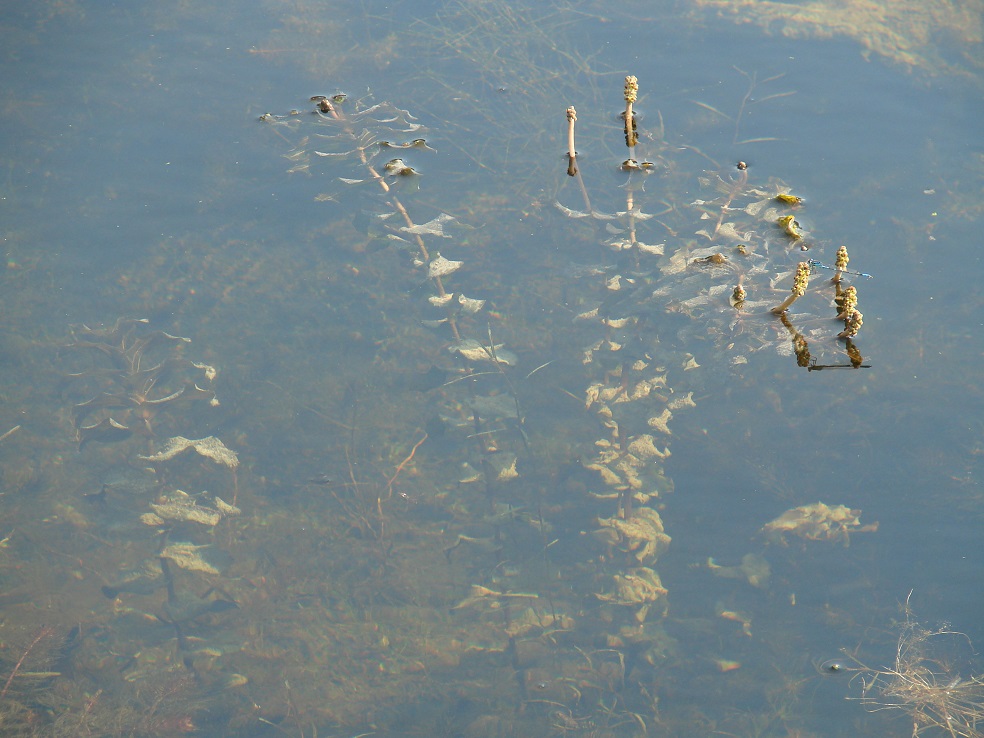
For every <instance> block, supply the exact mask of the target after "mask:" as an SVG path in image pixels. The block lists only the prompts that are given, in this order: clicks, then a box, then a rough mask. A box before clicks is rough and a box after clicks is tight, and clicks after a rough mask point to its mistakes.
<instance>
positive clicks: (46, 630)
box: [0, 625, 55, 700]
mask: <svg viewBox="0 0 984 738" xmlns="http://www.w3.org/2000/svg"><path fill="white" fill-rule="evenodd" d="M54 634H55V629H54V628H52V627H50V626H47V625H44V626H42V627H41V628H40V629H38V632H37V633H35V634H34V638H33V639H32V640H31V642H30V643H28V644H27V647H26V648H25V649H24V650H23V651H22V652H21V655H20V658H18V659H17V663H16V664H14V668H12V669H11V670H10V674H9V676H7V681H6V682H5V683H4V685H3V689H2V690H0V700H2V699H3V698H4V697H6V696H7V693H8V692H9V691H10V685H11V684H13V683H14V679H15V678H16V677H17V674H18V673H19V672H20V671H21V668H22V667H23V666H24V663H25V662H26V661H27V660H28V658H30V657H31V654H32V653H36V652H37V651H38V650H39V646H40V644H41V643H42V642H43V641H44V640H45V639H46V638H50V637H51V636H53V635H54Z"/></svg>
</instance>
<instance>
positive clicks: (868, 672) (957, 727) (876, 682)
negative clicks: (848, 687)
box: [848, 592, 984, 738]
mask: <svg viewBox="0 0 984 738" xmlns="http://www.w3.org/2000/svg"><path fill="white" fill-rule="evenodd" d="M911 597H912V593H911V592H910V593H909V596H908V597H906V601H905V605H904V606H903V611H904V614H905V619H904V621H903V622H902V624H901V632H900V633H899V639H898V643H897V646H896V651H895V661H894V663H893V664H892V665H891V666H880V667H871V666H868V665H866V664H864V663H862V662H861V661H859V660H858V659H857V658H856V657H854V656H852V657H851V660H852V661H853V662H854V666H851V667H848V668H849V669H850V670H852V671H855V672H856V673H855V674H854V676H853V677H852V681H853V680H860V681H861V685H862V689H861V697H859V698H854V699H859V700H860V701H861V703H862V704H863V705H864V706H865V707H866V708H867V709H868V710H870V711H871V712H878V711H881V710H900V711H902V712H904V713H906V714H907V715H908V716H909V717H910V718H912V736H913V738H917V737H918V736H919V735H923V734H925V733H928V732H929V731H930V730H933V729H936V731H938V732H940V733H942V734H943V735H949V736H953V737H954V738H956V737H957V736H962V737H963V738H978V737H979V736H984V731H982V730H981V729H980V728H978V722H980V723H981V724H982V726H984V675H968V676H961V675H960V674H959V673H957V672H956V670H955V669H954V668H953V666H952V665H951V664H950V663H948V661H947V660H946V659H944V658H943V657H942V656H939V655H938V654H939V653H940V651H941V650H942V649H941V648H939V647H938V646H937V645H936V644H940V645H942V643H941V642H945V641H948V640H953V639H956V640H958V641H964V642H965V643H966V645H967V647H968V648H970V647H971V644H970V639H969V638H968V637H967V636H966V635H965V634H963V633H960V632H959V631H955V630H952V629H951V628H950V626H949V624H947V623H944V624H942V625H940V626H939V627H937V628H935V629H929V628H925V627H923V626H922V625H921V624H920V623H918V622H917V621H916V620H915V619H913V617H912V609H911V608H910V606H909V599H910V598H911Z"/></svg>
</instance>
